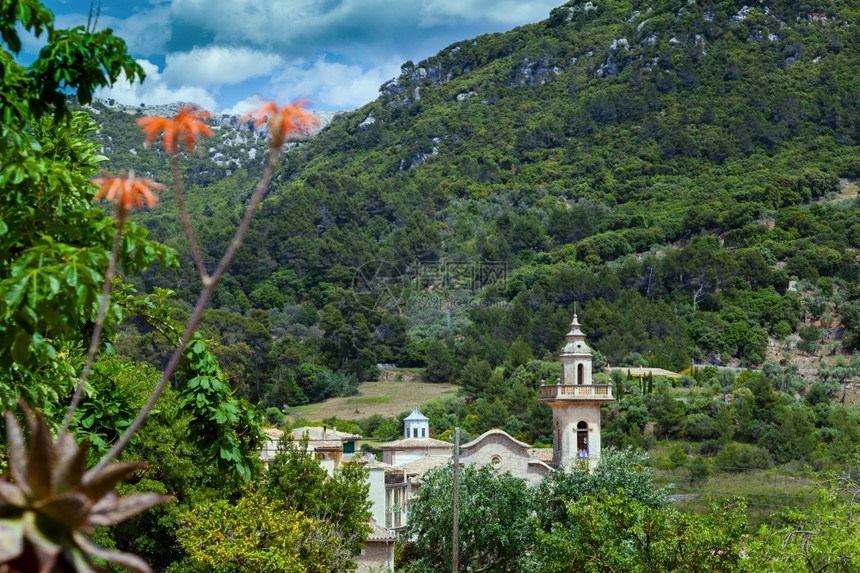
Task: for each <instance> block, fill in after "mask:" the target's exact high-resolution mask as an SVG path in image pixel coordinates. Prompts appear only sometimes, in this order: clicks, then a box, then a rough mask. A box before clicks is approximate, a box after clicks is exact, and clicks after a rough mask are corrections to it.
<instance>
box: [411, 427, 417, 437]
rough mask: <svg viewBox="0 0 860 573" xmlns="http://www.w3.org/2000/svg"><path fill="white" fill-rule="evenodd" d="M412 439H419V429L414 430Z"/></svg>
mask: <svg viewBox="0 0 860 573" xmlns="http://www.w3.org/2000/svg"><path fill="white" fill-rule="evenodd" d="M412 437H413V438H417V437H418V428H412Z"/></svg>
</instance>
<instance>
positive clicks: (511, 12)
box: [421, 0, 560, 39]
mask: <svg viewBox="0 0 860 573" xmlns="http://www.w3.org/2000/svg"><path fill="white" fill-rule="evenodd" d="M559 4H560V2H559V1H558V0H531V1H529V2H522V0H501V1H500V0H424V1H423V2H422V7H421V26H446V25H450V26H456V27H462V26H463V24H466V23H468V24H477V23H482V22H483V23H488V24H496V25H500V26H505V27H507V26H517V25H521V24H523V23H525V22H538V21H540V20H543V19H545V18H547V17H548V16H549V11H550V10H552V9H553V8H555V7H556V6H558V5H559ZM464 39H465V38H464Z"/></svg>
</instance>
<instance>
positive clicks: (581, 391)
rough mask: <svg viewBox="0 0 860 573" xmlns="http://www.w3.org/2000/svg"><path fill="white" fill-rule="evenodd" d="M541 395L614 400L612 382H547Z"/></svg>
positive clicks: (559, 397) (574, 398) (564, 398)
mask: <svg viewBox="0 0 860 573" xmlns="http://www.w3.org/2000/svg"><path fill="white" fill-rule="evenodd" d="M540 397H541V398H547V399H562V400H612V384H547V385H545V386H541V387H540Z"/></svg>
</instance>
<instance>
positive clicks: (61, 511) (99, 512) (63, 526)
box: [0, 407, 169, 573]
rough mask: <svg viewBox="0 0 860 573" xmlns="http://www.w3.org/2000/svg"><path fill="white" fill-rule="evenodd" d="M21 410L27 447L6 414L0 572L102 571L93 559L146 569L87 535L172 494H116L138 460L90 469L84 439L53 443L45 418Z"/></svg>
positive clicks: (141, 562) (13, 420) (64, 438)
mask: <svg viewBox="0 0 860 573" xmlns="http://www.w3.org/2000/svg"><path fill="white" fill-rule="evenodd" d="M22 410H24V414H25V418H26V420H27V426H28V427H29V429H30V448H29V451H27V446H26V443H25V441H24V434H23V432H22V430H21V426H20V425H19V424H18V420H17V419H16V418H15V416H14V415H13V414H12V413H11V412H8V411H7V412H6V414H5V417H6V437H7V440H6V444H7V446H8V449H9V470H8V472H7V474H6V475H4V476H3V477H2V479H0V571H4V572H6V571H8V572H16V571H20V572H29V571H38V572H40V573H41V572H46V573H47V572H53V571H79V572H90V571H106V569H105V568H104V567H101V566H99V565H98V564H97V563H96V562H95V561H94V559H96V560H98V559H101V560H103V561H110V562H113V563H116V564H118V565H121V566H123V567H126V568H128V569H132V570H135V571H141V572H144V571H145V572H149V571H151V569H150V567H149V565H147V564H146V562H145V561H144V560H143V559H141V558H140V557H138V556H136V555H132V554H130V553H122V552H118V551H112V550H108V549H105V548H103V547H101V546H99V545H97V544H95V543H94V542H93V541H91V540H90V539H89V538H88V535H89V534H91V533H92V532H93V530H94V528H96V527H103V526H109V525H113V524H115V523H119V522H121V521H124V520H126V519H128V518H129V517H132V516H133V515H136V514H138V513H140V512H142V511H144V510H146V509H149V508H150V507H153V506H155V505H158V504H160V503H163V502H165V501H167V500H168V499H169V497H168V496H164V495H159V494H153V493H144V494H135V495H130V496H125V497H120V496H119V495H117V493H116V491H115V487H116V485H117V483H119V482H120V481H122V480H123V479H126V478H128V477H130V476H131V475H132V474H133V473H134V472H135V471H136V470H137V469H138V468H139V467H141V466H142V465H143V464H142V463H141V462H115V463H112V464H108V465H106V466H105V467H103V468H100V469H99V468H93V469H90V470H87V469H86V458H87V450H88V447H89V445H88V444H86V443H84V444H82V445H78V444H77V443H76V441H75V439H74V437H72V436H71V435H69V434H67V433H66V434H63V435H62V436H61V437H60V438H59V439H58V440H57V441H56V442H54V441H52V439H51V434H50V430H49V429H48V427H47V425H46V424H45V421H44V419H43V418H42V417H41V416H38V417H37V416H36V415H34V414H33V413H31V412H30V411H29V410H28V409H26V408H23V407H22ZM10 478H11V481H10Z"/></svg>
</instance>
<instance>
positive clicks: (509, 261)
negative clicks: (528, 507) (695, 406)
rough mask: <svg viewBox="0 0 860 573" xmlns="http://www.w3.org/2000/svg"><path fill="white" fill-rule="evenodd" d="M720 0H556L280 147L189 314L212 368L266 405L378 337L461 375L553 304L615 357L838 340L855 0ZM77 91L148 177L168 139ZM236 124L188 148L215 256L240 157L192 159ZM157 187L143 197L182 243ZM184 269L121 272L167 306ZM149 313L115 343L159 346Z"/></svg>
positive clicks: (542, 324) (712, 359) (854, 306)
mask: <svg viewBox="0 0 860 573" xmlns="http://www.w3.org/2000/svg"><path fill="white" fill-rule="evenodd" d="M735 4H737V3H734V2H717V3H707V4H706V3H701V4H699V3H677V2H606V3H601V4H588V5H586V4H582V3H568V4H566V5H564V6H560V7H559V8H558V9H556V10H554V11H553V13H552V14H551V15H550V18H549V19H548V20H546V21H544V22H540V23H537V24H533V25H529V26H523V27H521V28H517V29H516V30H512V31H511V32H508V33H505V34H494V35H488V36H481V37H478V38H475V39H471V40H465V41H463V42H459V43H457V44H454V45H452V46H450V47H448V48H446V49H445V50H443V51H442V52H440V53H439V54H438V55H436V56H434V57H432V58H429V59H428V60H426V61H422V62H419V63H418V64H414V63H412V62H407V63H406V64H404V66H403V70H402V74H401V76H400V77H398V78H396V79H394V80H392V81H391V82H388V83H387V84H385V85H384V86H382V87H381V90H380V94H381V95H380V97H379V98H378V99H377V100H376V101H374V102H372V103H370V104H368V105H366V106H365V107H363V108H362V109H359V110H356V111H353V112H348V113H343V114H340V115H339V116H338V117H337V118H336V119H335V120H334V121H333V122H332V123H331V124H330V125H328V126H327V127H326V128H325V129H324V130H323V131H322V132H321V133H319V134H318V135H315V136H314V137H313V138H311V139H310V140H309V141H307V142H306V143H304V144H302V145H301V146H300V147H298V148H296V149H293V150H291V151H290V152H289V153H288V155H287V161H286V163H285V165H284V167H283V168H282V169H281V171H280V172H279V173H278V175H277V177H276V181H275V182H274V185H273V190H272V191H271V193H270V195H269V196H268V198H267V200H266V202H265V203H264V204H263V206H262V211H261V213H260V216H259V217H257V218H256V219H255V221H254V223H253V225H252V228H251V230H250V232H249V235H248V237H247V239H246V241H245V243H244V245H243V247H242V249H241V250H240V251H239V253H238V255H237V258H236V261H235V262H234V263H233V265H232V266H231V268H230V270H229V273H228V275H227V276H225V277H224V280H223V281H222V283H221V284H220V285H219V287H218V289H217V290H216V292H215V294H214V297H213V303H212V310H211V311H210V312H209V313H208V314H207V316H206V318H205V320H204V335H205V336H206V337H207V338H209V339H210V340H212V341H213V342H214V343H215V346H214V348H213V351H214V352H215V353H216V355H217V356H218V357H219V359H220V360H221V363H222V365H223V366H224V368H225V370H226V371H227V372H228V373H229V376H230V379H231V383H232V385H233V387H234V388H235V389H237V390H238V391H239V392H240V394H241V395H242V396H244V397H246V398H247V399H249V400H251V401H253V402H258V403H261V404H262V405H263V406H265V407H277V408H282V407H283V405H284V404H287V405H299V404H302V403H305V402H308V401H310V402H314V401H318V400H322V399H325V398H327V397H330V396H333V395H338V394H344V393H350V392H354V391H355V388H356V386H357V384H358V383H359V382H360V381H362V380H367V379H372V378H374V377H375V375H376V373H377V370H376V365H377V364H379V363H396V364H398V365H401V366H406V367H425V368H427V375H428V378H429V379H430V380H436V381H449V380H450V381H455V382H458V383H461V384H463V386H464V389H466V392H467V394H468V396H469V400H470V401H473V400H475V399H477V398H481V397H484V396H482V394H481V392H470V391H469V390H468V388H469V381H468V380H466V377H467V376H468V372H469V371H470V369H469V368H467V366H468V365H469V364H470V361H471V362H474V361H478V362H479V363H480V364H481V365H482V366H483V367H485V368H487V369H488V370H486V371H498V372H499V374H498V375H501V376H503V378H504V379H506V380H507V379H509V378H510V375H511V373H512V371H513V369H512V368H510V366H511V365H513V366H514V367H515V366H517V365H519V364H525V363H526V362H528V360H531V359H537V360H542V361H547V362H552V361H554V354H555V352H556V351H557V349H558V347H559V344H560V343H561V340H562V337H563V335H564V332H566V328H567V324H568V322H569V321H570V317H571V316H572V314H573V310H574V306H577V307H578V309H579V313H580V317H581V321H582V323H583V328H584V329H585V331H586V333H587V334H588V336H589V341H590V343H591V344H592V346H593V347H594V348H595V349H596V350H598V351H599V352H600V353H601V354H602V356H603V357H605V360H606V361H608V362H609V363H610V364H611V365H613V366H617V365H634V363H636V364H647V365H650V366H654V367H665V368H669V369H672V370H675V371H681V370H683V369H685V368H689V367H690V366H691V365H692V364H696V365H698V366H706V365H709V364H710V365H715V366H723V365H731V366H738V365H740V366H749V367H754V368H758V367H761V365H762V364H763V363H764V362H765V361H770V362H778V361H779V360H785V359H787V358H788V357H789V356H791V355H796V354H802V355H809V356H818V357H822V356H826V357H829V358H830V362H828V363H827V365H828V366H833V359H834V358H836V357H838V356H842V357H843V358H844V359H845V361H846V362H848V363H850V362H851V356H850V354H851V353H852V352H853V351H854V350H856V348H857V347H858V344H860V338H858V328H860V302H858V297H860V293H858V288H857V284H858V281H860V263H858V259H857V248H858V246H860V215H858V209H857V201H858V199H857V198H856V189H857V187H856V184H855V183H854V181H855V179H856V178H857V177H858V169H860V159H858V157H857V153H856V151H857V141H856V138H857V137H858V136H857V126H856V125H855V123H856V118H857V117H858V115H857V109H856V108H857V106H858V99H857V91H856V89H855V86H854V82H853V74H852V73H851V72H852V70H853V69H855V62H856V58H857V43H858V37H857V34H858V32H857V30H856V27H855V26H854V25H853V24H852V23H853V22H854V18H855V17H856V14H855V13H854V11H853V9H852V8H851V7H850V6H847V5H844V4H842V3H834V2H821V3H820V5H818V4H816V5H811V4H810V5H806V4H803V5H800V4H796V3H791V2H771V3H768V4H767V5H762V6H757V7H753V8H747V7H743V6H736V5H735ZM95 108H96V109H97V110H98V112H99V113H98V114H97V115H95V116H94V117H95V118H96V121H98V122H99V123H100V124H101V125H102V130H101V131H100V132H99V133H98V135H97V139H98V140H99V141H100V142H102V143H103V144H105V145H108V144H109V147H110V150H111V161H112V162H113V163H112V165H114V164H115V165H116V166H117V167H118V166H119V165H127V166H134V167H135V169H136V170H137V171H138V172H144V173H149V174H151V175H152V176H154V177H169V165H168V158H167V154H165V153H164V152H163V151H159V150H158V149H157V148H153V149H150V150H144V149H142V148H141V146H140V145H139V144H134V143H128V142H127V141H131V140H130V139H129V138H130V137H131V136H129V135H128V134H129V133H133V121H134V119H135V118H134V115H129V114H127V113H120V112H117V111H113V110H111V109H109V107H108V106H104V105H100V104H95ZM138 113H142V112H138ZM234 123H235V122H234ZM231 129H232V131H229V130H216V137H215V139H214V140H213V146H212V147H211V148H210V150H209V153H208V154H207V153H205V152H200V153H196V154H189V156H188V157H187V160H188V161H187V163H186V164H185V165H186V170H185V176H186V178H187V179H188V180H190V181H192V182H193V183H192V185H191V188H190V189H189V191H188V198H187V202H188V204H189V210H190V211H191V214H192V217H193V218H194V220H195V222H196V223H197V225H198V227H199V228H200V241H201V244H202V245H203V251H204V257H209V258H210V259H212V258H213V257H214V256H215V255H214V254H215V253H219V252H222V250H223V247H224V246H225V244H226V241H227V239H228V234H227V231H225V229H229V228H230V226H231V223H233V222H235V221H236V220H237V209H239V208H240V207H241V205H242V204H243V198H245V197H246V196H247V193H248V191H247V189H248V188H249V186H250V182H251V181H252V180H253V177H254V176H255V175H256V174H258V173H259V171H260V170H261V169H262V163H260V160H257V161H256V162H255V161H253V160H248V159H246V158H245V155H241V156H239V155H236V154H237V153H238V151H236V150H234V151H233V155H234V156H235V157H239V158H240V161H239V163H237V164H236V165H233V166H232V167H236V169H231V170H230V175H229V176H227V175H226V173H227V170H226V169H225V167H224V165H221V163H223V162H221V161H216V160H215V159H213V158H212V157H213V155H212V152H213V150H215V151H216V152H217V153H216V156H219V155H222V156H223V155H225V153H226V151H229V150H230V149H232V148H230V147H219V145H221V143H220V142H223V141H225V140H226V141H229V142H231V145H235V141H237V140H240V141H241V142H242V148H241V151H242V153H243V154H248V155H249V156H250V155H251V154H249V152H248V151H247V150H246V149H245V148H246V147H247V148H248V149H251V148H252V147H253V146H254V145H256V146H257V147H261V143H260V142H259V141H258V140H255V139H254V138H253V136H251V135H249V133H250V132H248V131H247V130H243V129H242V127H241V126H238V125H234V126H233V127H232V128H231ZM255 141H256V143H255ZM131 149H134V153H129V150H131ZM222 149H223V150H224V151H225V153H221V151H219V150H222ZM253 155H256V156H258V157H262V155H263V154H253ZM239 164H241V167H238V165H239ZM171 207H172V205H171V201H170V199H169V198H167V199H166V200H165V201H163V202H162V204H160V205H159V206H158V207H157V208H156V209H154V210H152V211H150V212H148V213H144V214H142V216H141V217H140V218H139V221H140V223H141V224H143V225H144V226H146V227H147V228H148V229H149V230H150V232H151V233H152V236H153V237H154V238H156V239H158V240H160V241H162V242H164V243H166V244H168V245H170V246H173V247H175V248H176V249H177V250H178V252H179V256H180V261H183V260H184V261H189V262H190V259H189V258H188V257H190V255H189V254H188V250H187V247H186V246H184V242H183V241H182V239H181V238H180V234H179V233H178V230H179V228H178V223H176V222H175V221H176V218H175V216H174V211H173V209H172V208H171ZM183 253H185V254H183ZM179 268H180V269H181V270H180V271H179V272H175V271H169V270H168V271H164V270H150V271H147V272H146V273H144V274H143V275H142V277H141V278H140V279H137V281H138V282H137V284H138V285H139V287H140V288H141V290H147V289H150V288H151V287H152V286H159V287H169V288H170V289H172V290H173V291H174V295H173V296H174V299H173V300H174V301H175V304H176V305H177V307H178V310H177V312H178V313H180V314H181V312H182V308H183V306H184V305H187V304H190V302H191V300H192V297H193V294H194V293H195V292H196V288H197V286H198V283H197V282H196V279H195V277H194V276H193V275H191V274H188V273H189V271H191V270H192V269H193V266H192V265H190V264H184V263H182V264H180V266H179ZM157 339H158V336H157V334H155V333H153V332H151V331H149V332H147V331H146V329H143V330H140V329H129V330H126V332H125V334H124V336H123V337H121V339H120V340H119V341H118V345H119V346H118V347H119V348H121V349H123V350H122V351H123V352H126V353H128V355H129V356H131V357H133V358H135V359H138V360H150V361H154V362H155V363H156V365H158V363H157V358H156V357H157V356H158V355H159V353H158V352H157V350H158V348H159V344H161V342H160V341H159V340H157ZM506 366H508V368H507V373H506V374H505V373H504V372H505V370H504V368H505V367H506ZM783 366H785V364H783ZM813 370H814V367H813ZM807 374H808V372H807ZM537 380H538V379H535V377H534V376H533V377H532V380H531V386H532V387H533V386H534V384H536V383H539V382H538V381H537ZM507 385H508V386H509V387H512V386H513V383H510V382H508V384H507ZM532 390H533V388H532ZM534 407H535V408H537V407H538V406H537V405H534ZM508 410H510V408H508ZM510 413H511V414H512V415H513V416H514V417H515V418H517V419H518V420H519V421H520V422H521V423H522V424H523V425H524V426H525V427H527V428H529V429H527V430H525V432H526V435H527V436H528V437H529V438H530V439H531V440H538V439H540V438H541V436H542V435H544V434H543V433H542V431H541V430H539V429H535V428H536V427H535V425H534V424H533V423H532V422H531V421H530V420H529V419H528V418H527V417H524V414H523V413H513V412H510ZM483 427H487V426H486V425H483ZM476 430H477V428H476Z"/></svg>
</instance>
